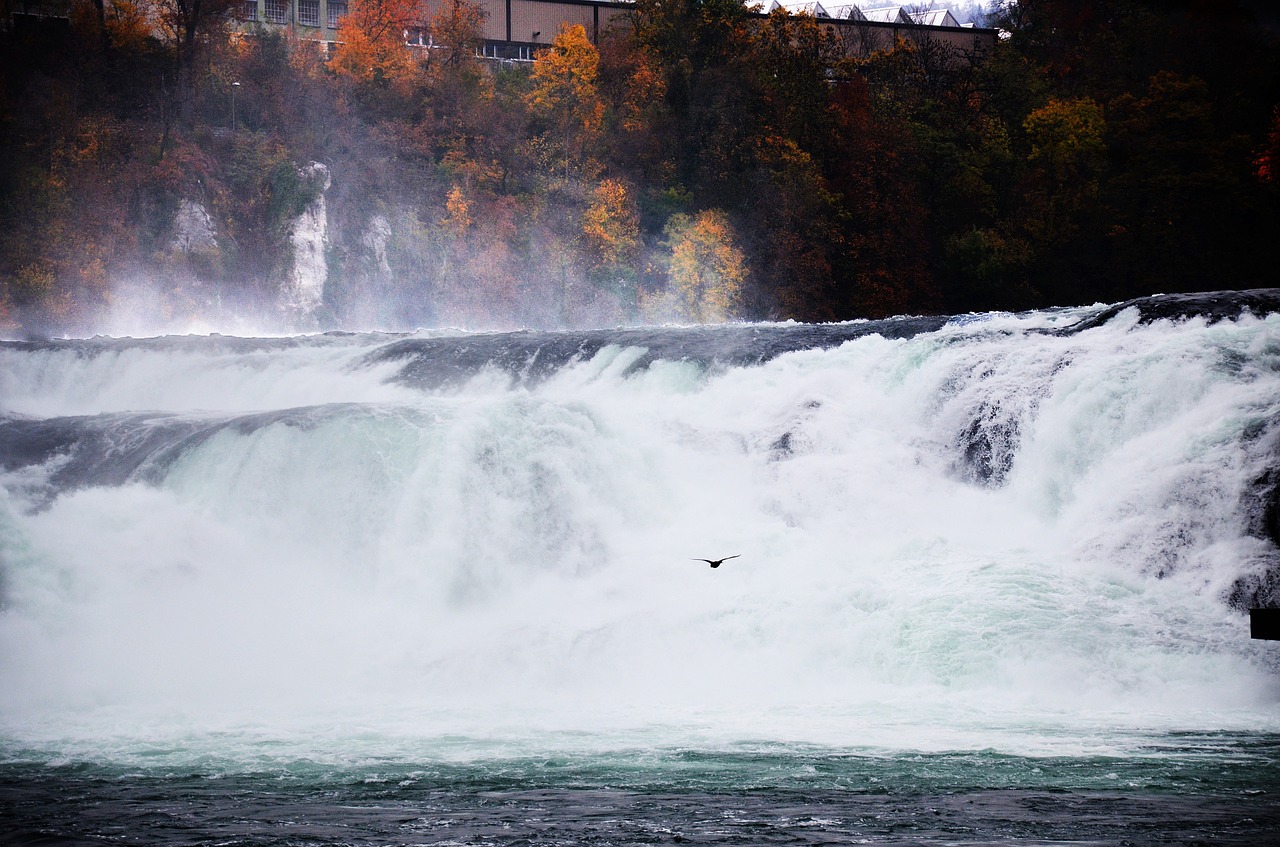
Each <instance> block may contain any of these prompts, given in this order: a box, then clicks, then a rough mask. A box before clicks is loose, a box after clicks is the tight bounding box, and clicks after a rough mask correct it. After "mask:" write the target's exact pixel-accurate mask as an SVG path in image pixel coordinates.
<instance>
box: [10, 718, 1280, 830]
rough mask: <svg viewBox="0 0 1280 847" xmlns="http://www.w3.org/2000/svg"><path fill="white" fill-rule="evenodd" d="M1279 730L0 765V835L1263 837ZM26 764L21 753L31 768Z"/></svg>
mask: <svg viewBox="0 0 1280 847" xmlns="http://www.w3.org/2000/svg"><path fill="white" fill-rule="evenodd" d="M1277 751H1280V738H1277V737H1272V736H1261V737H1259V736H1222V737H1213V736H1195V737H1188V738H1183V739H1176V738H1175V739H1168V741H1167V743H1165V744H1161V745H1152V746H1151V747H1150V748H1149V749H1148V750H1146V751H1145V752H1143V753H1142V754H1140V755H1135V756H1124V757H1114V758H1113V757H1046V758H1026V757H1018V756H1007V755H1001V754H997V753H994V752H990V751H985V752H966V753H956V754H932V755H907V754H900V753H899V754H892V755H886V756H849V755H840V754H832V753H830V752H820V751H813V750H808V751H806V750H786V749H783V748H781V747H777V748H775V749H770V750H764V751H756V752H751V753H710V752H706V751H668V752H664V753H632V754H619V755H617V756H584V757H574V756H557V757H537V758H524V759H515V760H501V761H488V762H481V763H441V762H434V763H425V764H422V763H416V764H415V763H406V762H403V761H387V762H381V763H376V762H375V763H365V764H362V765H359V766H350V765H347V766H326V765H322V764H317V763H314V762H308V761H302V762H292V763H289V764H287V765H284V766H280V767H277V768H273V769H270V770H264V771H261V772H251V773H234V774H225V773H219V772H217V771H216V769H210V768H207V767H205V768H201V769H197V770H195V771H192V772H185V773H184V772H182V771H180V770H178V771H169V770H166V769H165V768H144V769H141V770H135V769H121V768H120V767H119V766H112V765H97V764H89V763H83V762H82V763H67V762H65V761H48V762H45V763H39V762H37V761H34V760H30V761H26V762H10V763H8V764H5V765H3V766H0V820H2V821H3V822H4V824H3V827H4V836H3V837H4V841H3V843H5V844H16V845H52V844H85V845H88V844H157V845H187V844H217V845H263V847H266V845H414V844H475V845H486V844H492V845H569V844H592V845H596V844H598V845H609V844H815V845H817V844H923V845H945V844H966V845H969V844H1020V845H1025V844H1068V843H1069V844H1131V845H1148V844H1150V845H1155V844H1242V845H1243V844H1274V843H1277V837H1280V836H1278V835H1277V834H1280V763H1278V760H1277ZM33 759H34V757H33Z"/></svg>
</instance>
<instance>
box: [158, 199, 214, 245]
mask: <svg viewBox="0 0 1280 847" xmlns="http://www.w3.org/2000/svg"><path fill="white" fill-rule="evenodd" d="M169 249H170V250H171V251H173V252H175V253H208V252H211V251H214V250H217V249H218V239H217V237H216V234H215V233H214V229H213V218H211V217H210V216H209V212H208V210H207V209H205V207H204V204H202V203H200V202H198V201H195V200H183V201H182V202H181V203H180V204H179V205H178V214H177V215H175V216H174V219H173V240H172V241H170V242H169Z"/></svg>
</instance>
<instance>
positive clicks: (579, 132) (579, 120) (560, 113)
mask: <svg viewBox="0 0 1280 847" xmlns="http://www.w3.org/2000/svg"><path fill="white" fill-rule="evenodd" d="M599 67H600V53H599V51H597V50H596V47H595V45H594V44H592V43H591V41H590V40H589V39H588V38H587V31H586V29H585V28H583V27H582V26H581V25H580V24H572V25H571V24H561V25H560V31H559V32H558V33H557V34H556V37H555V40H553V41H552V42H551V47H550V48H548V49H546V50H541V51H539V52H538V54H537V57H536V58H535V59H534V62H533V73H532V75H531V82H532V86H533V88H532V90H531V91H530V92H529V94H528V96H527V97H526V100H525V102H526V103H527V104H528V106H529V110H530V111H531V112H532V113H533V115H534V117H535V119H537V120H538V121H539V123H540V124H541V133H540V134H541V135H542V137H543V139H544V140H545V141H546V142H547V143H556V144H557V146H559V147H560V148H561V151H562V155H561V164H562V168H563V172H564V176H565V179H566V180H567V179H568V178H569V173H570V170H571V168H572V167H573V166H574V165H577V166H579V167H580V166H581V164H582V159H583V156H584V155H585V149H586V147H587V146H588V144H589V142H590V141H591V140H593V139H594V138H595V137H596V136H597V135H598V134H599V132H600V128H601V124H602V122H603V120H604V103H603V101H602V100H601V99H600V96H599V92H598V91H597V89H596V82H597V79H598V77H599ZM551 139H557V141H556V142H552V141H551Z"/></svg>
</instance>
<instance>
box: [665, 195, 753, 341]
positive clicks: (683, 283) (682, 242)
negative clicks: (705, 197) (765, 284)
mask: <svg viewBox="0 0 1280 847" xmlns="http://www.w3.org/2000/svg"><path fill="white" fill-rule="evenodd" d="M665 233H666V236H667V240H666V242H665V243H666V246H667V248H668V249H669V250H670V251H671V257H670V259H669V260H668V278H669V283H668V284H669V286H670V288H671V290H672V291H673V292H674V293H675V295H676V297H677V299H678V301H679V303H680V305H681V307H682V309H683V312H684V314H685V315H686V316H687V317H688V318H690V319H692V320H694V321H697V322H698V323H715V322H721V321H726V320H730V319H732V318H734V317H737V315H738V310H739V307H740V300H741V295H742V289H743V286H744V285H745V283H746V280H747V261H746V257H745V256H744V255H743V253H742V251H741V250H740V249H739V248H738V244H737V237H736V236H735V235H734V231H733V226H732V225H731V224H730V223H729V217H728V215H726V214H725V213H724V212H722V211H720V210H719V209H708V210H706V211H703V212H699V213H698V214H697V215H695V216H693V217H690V216H689V215H684V214H677V215H673V216H672V218H671V220H670V221H669V222H668V224H667V226H666V230H665Z"/></svg>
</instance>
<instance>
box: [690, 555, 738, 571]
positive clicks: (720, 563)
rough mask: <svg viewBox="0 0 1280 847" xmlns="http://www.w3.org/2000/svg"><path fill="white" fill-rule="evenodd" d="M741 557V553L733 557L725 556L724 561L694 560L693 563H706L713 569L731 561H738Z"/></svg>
mask: <svg viewBox="0 0 1280 847" xmlns="http://www.w3.org/2000/svg"><path fill="white" fill-rule="evenodd" d="M741 555H742V554H741V553H735V554H733V555H732V556H725V557H724V558H723V559H692V560H691V561H694V562H706V563H707V564H708V565H710V566H711V567H713V568H718V567H720V566H721V565H723V564H724V563H725V562H727V561H729V560H730V559H736V558H738V557H739V556H741Z"/></svg>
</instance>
